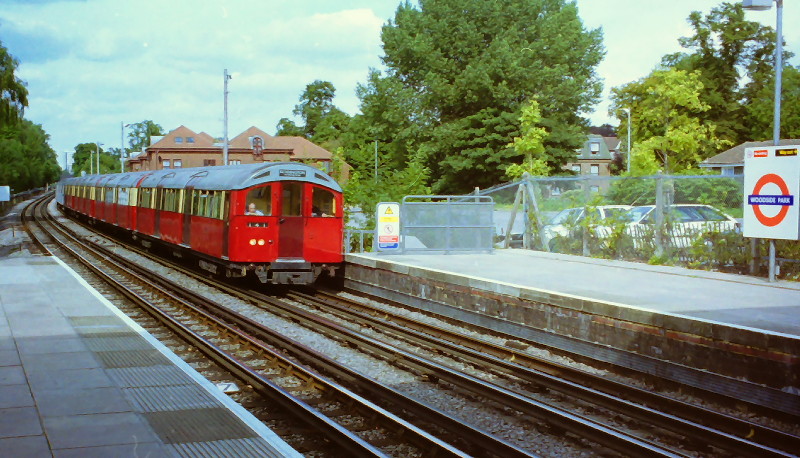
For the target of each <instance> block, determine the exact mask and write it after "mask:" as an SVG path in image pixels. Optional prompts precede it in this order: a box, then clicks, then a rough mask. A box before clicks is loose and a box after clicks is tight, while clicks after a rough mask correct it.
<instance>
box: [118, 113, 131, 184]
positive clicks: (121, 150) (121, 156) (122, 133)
mask: <svg viewBox="0 0 800 458" xmlns="http://www.w3.org/2000/svg"><path fill="white" fill-rule="evenodd" d="M130 126H131V125H130V124H123V123H122V121H120V122H119V172H120V173H125V128H126V127H130Z"/></svg>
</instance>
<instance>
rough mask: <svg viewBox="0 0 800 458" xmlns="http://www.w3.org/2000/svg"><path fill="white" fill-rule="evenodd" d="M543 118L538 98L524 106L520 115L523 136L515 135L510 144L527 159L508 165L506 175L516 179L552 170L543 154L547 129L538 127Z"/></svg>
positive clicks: (545, 174)
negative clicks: (527, 174)
mask: <svg viewBox="0 0 800 458" xmlns="http://www.w3.org/2000/svg"><path fill="white" fill-rule="evenodd" d="M541 120H542V115H541V111H540V110H539V103H538V102H537V101H536V100H531V101H530V102H529V103H527V104H526V105H525V106H523V107H522V116H521V117H520V123H521V127H520V130H521V131H522V136H520V137H514V141H513V142H512V143H511V144H510V145H509V146H512V147H513V148H514V150H515V151H516V152H517V154H522V155H524V156H525V160H524V161H523V162H522V164H511V165H509V166H508V168H507V169H506V175H507V176H508V177H509V178H511V179H514V180H516V179H519V178H520V177H522V175H523V174H525V173H529V174H530V175H532V176H547V175H550V173H551V172H552V170H551V169H550V167H549V166H548V161H547V159H546V158H545V157H544V156H543V153H545V148H544V140H545V138H547V130H545V129H544V128H542V127H537V126H538V124H539V122H540V121H541Z"/></svg>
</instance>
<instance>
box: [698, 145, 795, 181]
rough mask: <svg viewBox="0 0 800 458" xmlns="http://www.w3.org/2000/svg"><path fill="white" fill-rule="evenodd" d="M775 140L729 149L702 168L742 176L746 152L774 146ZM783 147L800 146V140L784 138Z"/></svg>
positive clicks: (705, 162) (721, 173)
mask: <svg viewBox="0 0 800 458" xmlns="http://www.w3.org/2000/svg"><path fill="white" fill-rule="evenodd" d="M774 144H775V143H774V141H773V140H769V141H763V142H744V143H742V144H739V145H736V146H734V147H733V148H730V149H727V150H725V151H723V152H721V153H719V154H717V155H716V156H712V157H710V158H708V159H706V160H704V161H703V162H701V163H700V164H699V166H700V168H703V169H709V170H713V171H715V172H719V174H720V175H723V176H732V175H741V174H743V173H744V150H745V149H746V148H753V147H756V146H772V145H774ZM780 144H781V146H785V145H800V139H797V138H784V139H781V141H780Z"/></svg>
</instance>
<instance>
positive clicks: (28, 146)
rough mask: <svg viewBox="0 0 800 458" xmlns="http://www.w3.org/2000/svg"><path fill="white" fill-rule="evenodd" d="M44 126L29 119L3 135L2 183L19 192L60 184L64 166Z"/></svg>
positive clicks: (0, 136)
mask: <svg viewBox="0 0 800 458" xmlns="http://www.w3.org/2000/svg"><path fill="white" fill-rule="evenodd" d="M48 140H49V135H47V133H45V131H44V129H42V126H40V125H38V124H34V123H32V122H31V121H28V120H27V119H22V120H20V121H19V122H18V123H17V125H16V126H14V127H6V128H4V129H2V133H0V184H3V185H7V186H10V187H11V188H12V189H13V190H14V191H15V192H20V191H25V190H28V189H33V188H38V187H42V186H45V185H47V184H50V183H54V182H56V181H58V178H59V175H60V174H61V167H59V165H58V160H57V158H56V153H55V152H54V151H53V149H52V148H51V147H50V145H49V144H48V143H47V142H48Z"/></svg>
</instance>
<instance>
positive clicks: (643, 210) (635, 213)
mask: <svg viewBox="0 0 800 458" xmlns="http://www.w3.org/2000/svg"><path fill="white" fill-rule="evenodd" d="M652 208H653V207H652V206H646V207H633V208H631V209H630V210H629V211H628V213H626V214H625V215H624V216H625V219H626V220H628V221H630V222H632V223H636V222H639V220H640V219H642V217H643V216H644V215H646V214H647V212H649V211H650V210H651V209H652Z"/></svg>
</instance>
